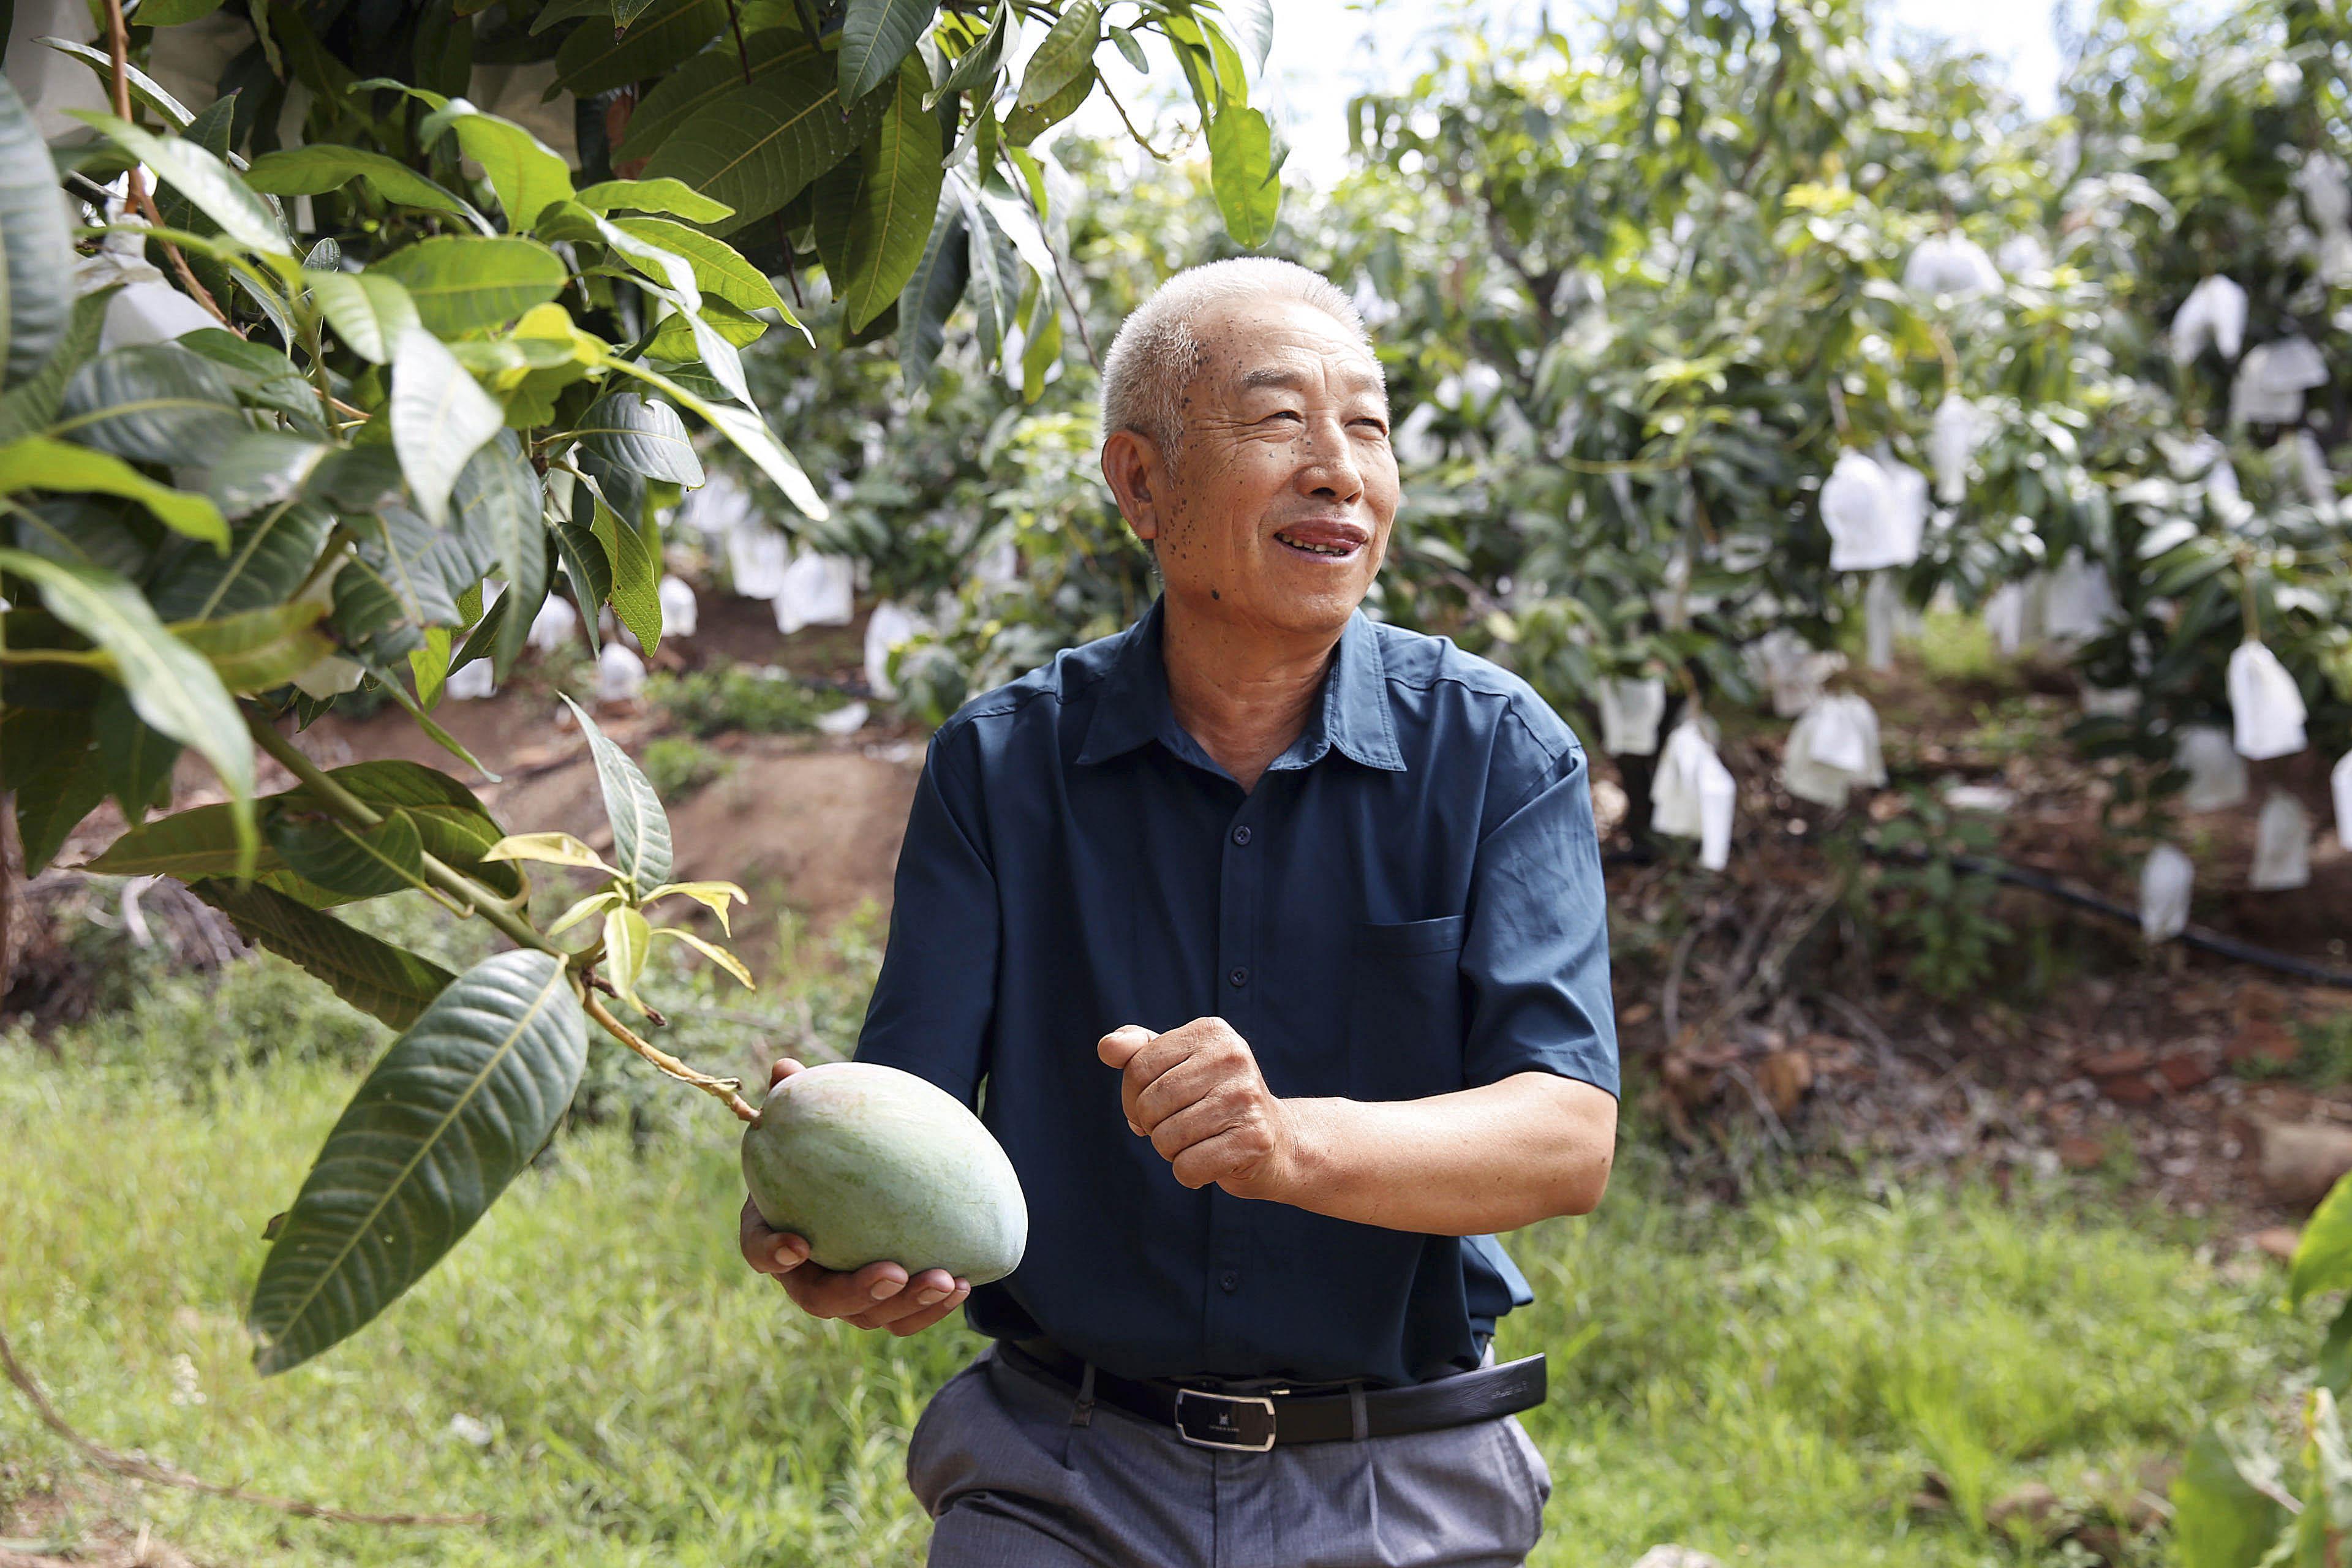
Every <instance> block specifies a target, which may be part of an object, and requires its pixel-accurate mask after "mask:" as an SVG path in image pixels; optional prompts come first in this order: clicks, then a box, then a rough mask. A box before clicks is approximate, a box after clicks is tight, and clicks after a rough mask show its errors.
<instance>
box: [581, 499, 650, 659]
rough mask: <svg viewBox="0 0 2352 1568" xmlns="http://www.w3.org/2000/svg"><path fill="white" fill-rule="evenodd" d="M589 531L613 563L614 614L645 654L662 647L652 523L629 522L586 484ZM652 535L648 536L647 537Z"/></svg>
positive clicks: (648, 520)
mask: <svg viewBox="0 0 2352 1568" xmlns="http://www.w3.org/2000/svg"><path fill="white" fill-rule="evenodd" d="M585 488H586V489H587V491H588V504H589V506H590V507H591V508H592V509H593V510H592V513H591V518H592V521H591V523H590V528H591V530H592V531H593V532H594V534H595V535H596V542H597V543H599V544H601V545H603V546H604V555H605V558H606V559H607V560H609V561H611V562H612V563H613V593H612V605H613V614H614V616H618V617H619V618H620V622H621V624H622V625H623V626H626V627H628V628H629V635H630V636H631V637H635V638H636V639H637V643H638V645H639V646H640V647H643V648H644V649H645V650H646V652H647V653H651V652H653V650H654V649H655V648H656V647H660V646H661V631H662V613H661V573H662V567H661V544H660V536H659V535H658V534H657V533H655V531H654V528H655V525H654V522H653V520H652V519H651V518H650V517H648V518H647V519H646V522H645V523H644V524H643V525H642V526H640V525H639V524H636V523H633V522H631V521H629V520H628V519H627V518H625V517H623V516H622V515H621V514H620V513H619V512H617V511H615V510H613V508H612V506H611V505H610V504H609V503H608V502H607V501H606V500H605V499H604V492H603V487H602V486H598V485H594V484H593V483H591V484H588V485H587V486H586V487H585ZM649 535H651V537H648V536H649Z"/></svg>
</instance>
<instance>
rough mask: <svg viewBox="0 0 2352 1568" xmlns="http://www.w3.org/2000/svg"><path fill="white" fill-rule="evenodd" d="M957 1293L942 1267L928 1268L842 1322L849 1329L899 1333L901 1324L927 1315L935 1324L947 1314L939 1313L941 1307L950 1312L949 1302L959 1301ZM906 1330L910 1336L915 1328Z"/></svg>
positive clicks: (948, 1274) (953, 1281)
mask: <svg viewBox="0 0 2352 1568" xmlns="http://www.w3.org/2000/svg"><path fill="white" fill-rule="evenodd" d="M956 1291H957V1280H956V1278H955V1276H954V1275H952V1274H950V1273H949V1272H948V1271H947V1270H946V1269H944V1268H927V1269H925V1270H924V1271H923V1272H922V1273H920V1274H918V1275H916V1276H915V1277H914V1278H913V1279H909V1280H908V1281H907V1282H906V1283H905V1285H904V1286H902V1287H900V1288H899V1289H897V1290H895V1291H894V1292H893V1293H892V1294H890V1295H888V1296H885V1297H881V1298H879V1299H877V1300H875V1301H874V1302H873V1303H872V1304H871V1305H870V1306H868V1307H867V1308H866V1310H864V1311H862V1312H858V1313H856V1314H854V1315H852V1316H851V1317H849V1318H847V1319H845V1321H846V1322H847V1323H848V1324H849V1325H850V1326H851V1327H852V1328H858V1329H890V1330H893V1331H896V1330H898V1327H899V1325H900V1324H902V1323H906V1322H907V1321H908V1320H910V1319H915V1318H922V1317H926V1316H928V1317H929V1321H931V1322H937V1321H939V1319H940V1318H941V1317H944V1316H945V1315H946V1312H944V1311H941V1310H940V1309H941V1308H943V1307H944V1308H946V1309H947V1310H953V1307H952V1306H951V1305H950V1303H951V1302H952V1301H954V1300H961V1297H960V1296H958V1295H957V1293H956ZM922 1326H926V1325H921V1324H919V1325H917V1327H922ZM914 1331H915V1329H913V1328H908V1329H907V1330H906V1332H908V1333H913V1332H914Z"/></svg>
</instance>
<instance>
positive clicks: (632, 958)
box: [601, 904, 653, 1013]
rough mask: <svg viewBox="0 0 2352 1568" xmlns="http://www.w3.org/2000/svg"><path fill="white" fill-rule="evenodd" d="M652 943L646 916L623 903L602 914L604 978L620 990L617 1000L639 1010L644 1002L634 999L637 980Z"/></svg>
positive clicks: (642, 974) (643, 1008)
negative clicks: (619, 999) (619, 998)
mask: <svg viewBox="0 0 2352 1568" xmlns="http://www.w3.org/2000/svg"><path fill="white" fill-rule="evenodd" d="M652 947H653V928H652V927H651V926H649V925H647V924H646V917H645V916H643V915H641V914H639V913H638V912H637V911H636V910H633V909H631V908H629V907H628V906H627V905H626V904H623V905H621V906H620V907H619V908H618V909H614V910H606V911H605V914H604V962H603V964H602V965H601V967H602V969H603V972H604V978H605V979H606V980H607V981H609V982H611V983H612V986H613V989H614V991H616V992H618V993H620V995H621V1000H623V1001H624V1002H626V1003H628V1004H629V1005H631V1006H633V1007H635V1008H636V1009H637V1010H638V1011H639V1012H641V1013H642V1012H644V1011H645V1006H646V1005H645V1004H644V1003H643V1002H640V1001H638V1000H637V982H638V981H639V980H640V979H642V978H643V977H644V975H645V973H646V952H648V951H649V950H650V949H651V948H652Z"/></svg>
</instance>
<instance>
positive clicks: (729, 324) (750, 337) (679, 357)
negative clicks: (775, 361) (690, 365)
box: [646, 299, 768, 362]
mask: <svg viewBox="0 0 2352 1568" xmlns="http://www.w3.org/2000/svg"><path fill="white" fill-rule="evenodd" d="M702 329H707V330H709V331H713V332H716V333H718V334H719V336H720V337H721V338H723V339H725V340H726V341H727V342H729V343H730V344H732V345H733V346H734V347H736V348H739V349H740V348H744V347H747V346H749V345H750V344H752V343H755V342H759V341H760V339H761V337H763V336H765V335H766V333H767V331H768V323H767V322H765V321H761V320H760V318H758V317H757V316H747V315H745V314H744V313H743V312H742V311H740V310H737V309H736V308H735V307H734V306H732V305H730V304H729V303H728V302H727V301H726V300H711V299H705V300H703V301H702V309H701V310H700V311H699V312H698V315H697V317H688V316H687V315H686V314H685V313H684V312H682V311H680V312H675V313H673V314H671V315H668V316H666V317H664V318H663V319H662V323H661V326H660V327H659V328H658V329H656V331H655V332H654V335H653V338H652V340H651V341H650V342H647V343H646V358H647V359H652V360H675V361H679V362H686V361H690V360H695V359H698V358H700V357H701V355H702V339H701V337H700V335H699V334H700V330H702Z"/></svg>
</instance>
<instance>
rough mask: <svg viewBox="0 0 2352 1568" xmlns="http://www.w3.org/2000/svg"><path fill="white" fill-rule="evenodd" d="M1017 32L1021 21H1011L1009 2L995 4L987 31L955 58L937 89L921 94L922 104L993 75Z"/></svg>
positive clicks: (965, 89) (1001, 63)
mask: <svg viewBox="0 0 2352 1568" xmlns="http://www.w3.org/2000/svg"><path fill="white" fill-rule="evenodd" d="M1020 31H1021V24H1020V23H1019V22H1018V21H1016V20H1014V18H1013V7H1012V5H1010V4H1005V5H998V6H997V8H996V19H995V20H994V21H992V22H991V23H989V25H988V31H987V32H985V33H983V34H982V35H981V37H980V42H978V43H976V44H974V45H972V47H971V48H969V49H966V50H965V51H964V52H963V53H962V54H961V55H959V56H957V57H956V62H955V64H954V65H953V66H952V67H950V68H949V70H948V74H947V79H946V80H945V81H942V82H940V85H939V89H938V90H937V91H934V92H928V93H926V94H925V95H924V97H923V107H924V108H925V109H929V108H932V107H934V106H935V105H937V104H938V102H939V100H941V99H943V98H945V97H947V96H948V95H949V94H950V93H954V92H965V91H969V90H970V89H973V88H976V87H978V86H980V85H981V84H982V82H985V81H986V80H987V79H989V78H990V77H992V76H994V75H995V74H996V70H997V68H998V67H999V66H1001V65H1003V63H1004V53H1005V49H1006V47H1007V46H1008V45H1010V44H1011V42H1012V41H1013V38H1014V37H1016V36H1017V35H1018V34H1019V33H1020Z"/></svg>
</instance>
